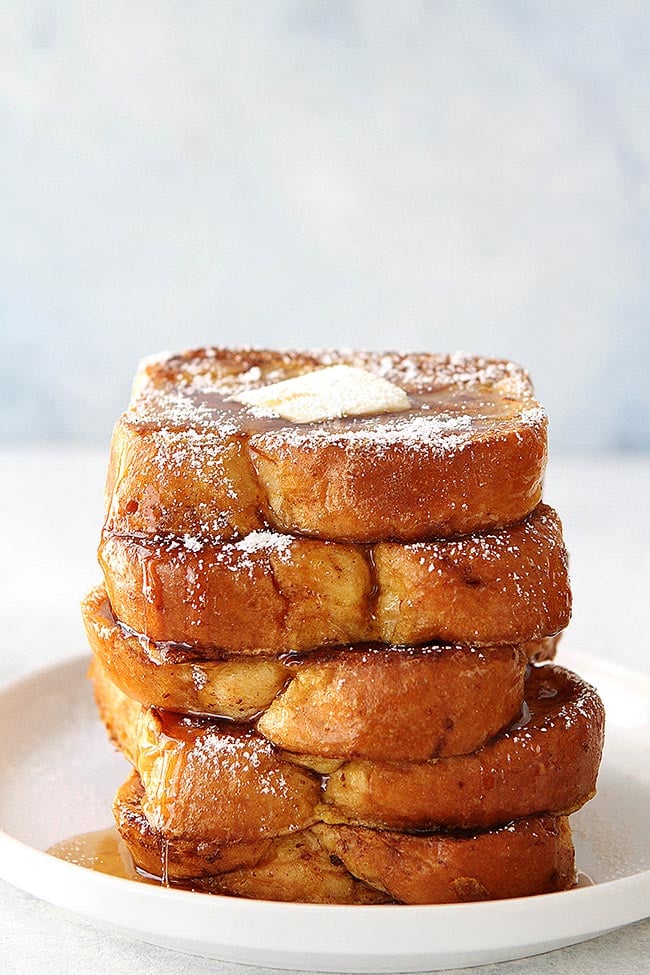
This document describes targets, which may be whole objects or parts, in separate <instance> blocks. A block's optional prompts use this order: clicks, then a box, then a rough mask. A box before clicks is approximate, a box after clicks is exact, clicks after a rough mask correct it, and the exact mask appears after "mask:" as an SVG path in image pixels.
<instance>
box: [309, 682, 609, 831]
mask: <svg viewBox="0 0 650 975" xmlns="http://www.w3.org/2000/svg"><path fill="white" fill-rule="evenodd" d="M604 722H605V715H604V709H603V705H602V701H601V700H600V698H599V697H598V694H597V693H596V691H595V690H594V688H593V687H591V686H590V685H589V684H587V683H586V681H583V680H582V679H581V678H580V677H578V676H577V675H576V674H574V673H572V672H571V671H569V670H565V669H564V668H563V667H558V666H556V665H555V664H545V665H543V666H539V667H533V668H531V671H530V674H529V676H528V678H527V680H526V690H525V709H524V717H523V718H522V720H520V721H518V722H516V723H515V724H514V725H513V726H512V727H511V728H509V729H508V730H506V731H505V732H503V733H502V734H500V735H498V736H497V737H496V738H494V739H493V740H492V741H490V742H488V743H487V744H486V745H485V746H484V747H483V748H481V749H479V750H478V751H476V752H474V753H473V754H472V755H461V756H452V757H449V758H441V759H438V760H434V761H427V762H410V763H406V762H390V763H389V762H385V763H379V762H361V761H353V762H346V763H344V764H342V765H341V766H340V767H339V768H338V769H336V770H332V772H331V774H330V775H329V776H328V778H327V782H326V784H325V788H324V792H323V806H322V807H321V808H320V809H319V811H318V812H319V816H320V817H321V818H323V819H325V820H327V821H328V822H340V821H344V822H354V823H359V824H362V825H366V826H380V827H382V828H386V829H406V830H410V829H428V828H438V827H442V828H454V829H456V828H460V829H474V828H476V829H487V828H489V827H492V826H494V825H495V824H498V823H503V822H504V821H505V820H506V819H519V818H521V817H524V816H530V815H533V814H536V813H544V812H552V813H555V814H559V813H564V814H569V813H571V812H575V810H576V809H579V808H580V807H581V806H582V805H584V803H585V802H587V801H588V800H589V799H590V798H591V797H592V796H593V795H594V794H595V791H596V780H597V777H598V769H599V766H600V759H601V755H602V749H603V739H604ZM303 761H304V760H303ZM304 764H305V765H306V766H309V762H305V763H304ZM315 764H318V760H316V763H315Z"/></svg>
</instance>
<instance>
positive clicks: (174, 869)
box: [113, 774, 575, 904]
mask: <svg viewBox="0 0 650 975" xmlns="http://www.w3.org/2000/svg"><path fill="white" fill-rule="evenodd" d="M141 800H142V787H141V785H140V783H139V781H138V778H137V775H135V774H133V775H132V776H131V778H130V779H128V780H127V782H126V783H125V784H124V785H123V786H122V787H121V788H120V789H118V792H117V796H116V799H115V803H114V806H113V811H114V815H115V819H116V823H117V826H118V829H119V832H120V834H121V836H122V838H123V839H124V841H125V843H126V844H127V846H128V848H129V850H130V852H131V855H132V856H133V858H134V860H135V862H136V864H137V866H138V867H139V869H141V870H143V871H145V872H146V873H147V874H150V875H152V876H158V877H162V875H163V872H164V873H166V879H167V881H168V882H169V883H171V884H180V885H181V886H189V887H191V888H192V889H195V890H202V891H208V892H213V893H224V894H234V895H236V896H240V897H261V898H264V899H267V900H284V901H298V902H312V903H321V904H322V903H325V904H328V903H329V904H372V903H383V902H386V901H396V902H398V903H406V904H434V903H454V902H458V901H470V900H481V899H485V898H488V897H489V898H503V897H521V896H526V895H529V894H541V893H547V892H550V891H554V890H564V889H566V888H567V887H570V886H572V885H573V883H574V882H575V870H574V863H573V845H572V842H571V832H570V829H569V826H568V823H567V820H566V819H564V818H554V817H551V816H541V817H535V818H531V819H524V820H520V821H519V822H517V823H511V824H509V825H507V826H505V827H503V828H501V829H498V830H492V831H490V832H487V833H479V834H478V835H473V836H472V835H469V836H467V835H454V834H451V835H450V834H438V835H436V836H431V835H428V836H407V835H402V834H399V833H388V832H374V831H372V830H368V829H361V828H355V827H349V826H324V825H322V824H318V825H316V826H314V827H312V828H308V829H305V830H302V831H301V832H299V833H294V834H292V835H290V836H283V837H280V838H278V839H275V840H263V841H260V842H258V843H256V844H255V843H254V844H248V845H245V844H229V845H221V846H215V845H214V844H206V843H204V844H202V845H201V846H200V847H197V845H196V844H194V843H192V842H191V841H188V840H184V839H182V838H179V839H172V840H165V839H164V838H163V836H162V835H161V834H160V833H159V832H158V831H156V830H154V829H153V828H152V827H151V826H150V824H149V823H148V821H147V819H146V818H145V816H144V815H143V813H142V806H141Z"/></svg>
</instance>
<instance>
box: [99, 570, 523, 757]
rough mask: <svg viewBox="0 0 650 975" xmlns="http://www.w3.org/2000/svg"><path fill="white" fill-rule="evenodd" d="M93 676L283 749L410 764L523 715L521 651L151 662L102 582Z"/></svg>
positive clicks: (355, 652)
mask: <svg viewBox="0 0 650 975" xmlns="http://www.w3.org/2000/svg"><path fill="white" fill-rule="evenodd" d="M83 615H84V622H85V624H86V630H87V633H88V637H89V642H90V645H91V648H92V650H93V653H94V654H95V658H96V661H97V670H98V671H99V668H101V669H102V671H103V673H99V672H97V673H96V675H95V681H96V683H98V682H99V681H100V680H102V679H105V678H106V677H108V678H109V679H110V681H111V682H112V685H113V688H109V691H112V692H113V693H114V685H117V687H119V688H120V689H121V690H122V691H123V692H124V694H126V695H129V696H130V697H131V698H135V699H136V700H138V701H140V702H141V703H142V704H144V705H146V706H153V707H158V708H164V709H166V710H170V711H179V712H185V713H195V714H196V713H199V714H208V713H210V709H212V712H213V714H215V716H217V717H224V716H225V717H231V718H235V719H239V720H241V719H242V718H252V719H255V718H257V720H256V721H255V720H254V723H255V724H256V727H257V730H258V731H259V732H260V733H261V734H263V735H264V737H266V738H268V739H269V740H270V741H272V742H274V744H276V745H278V746H279V747H281V748H283V749H284V750H285V751H290V752H298V753H302V754H306V755H314V754H316V753H317V754H319V755H320V756H327V757H330V758H338V759H351V758H368V759H374V760H377V761H390V760H407V761H416V760H421V759H425V758H433V757H436V756H440V755H458V754H462V753H465V752H472V751H475V750H476V749H477V748H480V747H481V746H482V745H484V744H485V742H486V741H488V740H489V739H491V738H493V737H494V736H495V735H496V734H497V733H498V732H499V731H501V730H502V729H503V728H505V727H507V726H508V725H509V724H511V723H512V721H514V720H515V719H516V718H517V717H518V716H519V714H520V713H521V707H522V702H523V696H524V671H525V667H526V661H527V656H526V653H525V650H524V649H523V648H518V647H491V648H489V649H488V650H485V651H483V650H477V649H474V648H469V647H451V646H429V647H420V648H409V647H389V648H384V647H377V646H366V647H356V648H355V647H342V648H335V649H333V650H329V651H323V650H317V651H314V652H312V653H310V654H303V655H294V656H293V657H291V658H288V659H286V660H285V662H283V661H282V660H281V659H279V658H267V657H252V658H251V657H241V656H239V657H234V658H230V659H226V660H222V661H218V662H207V663H204V664H202V665H200V666H199V665H198V664H155V663H153V662H152V661H151V660H150V659H149V657H148V656H147V654H146V652H145V651H144V650H143V648H142V645H141V642H140V639H139V638H138V637H137V636H135V635H129V634H127V633H125V632H124V630H123V629H122V628H121V627H120V626H119V625H118V624H117V623H115V621H114V619H113V618H112V615H111V613H110V608H109V606H108V604H107V601H106V594H105V592H104V590H103V588H102V587H98V588H97V589H95V590H93V591H92V592H91V593H90V594H89V595H88V597H87V598H86V600H85V601H84V604H83Z"/></svg>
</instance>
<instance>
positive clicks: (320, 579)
mask: <svg viewBox="0 0 650 975" xmlns="http://www.w3.org/2000/svg"><path fill="white" fill-rule="evenodd" d="M99 557H100V563H101V565H102V569H103V572H104V578H105V581H106V588H107V590H108V594H109V597H110V601H111V605H112V606H113V610H114V612H115V615H116V616H117V617H118V619H120V620H121V621H122V623H125V624H126V625H127V626H129V627H130V628H132V629H133V630H135V631H137V632H138V633H141V634H143V635H145V636H147V637H148V638H149V639H151V640H154V641H156V642H161V643H164V642H172V643H179V644H184V645H186V646H188V647H197V648H202V649H204V650H206V651H209V650H210V648H218V649H219V650H220V652H221V653H223V652H228V653H249V654H250V653H266V654H269V653H283V652H287V651H296V652H302V651H307V650H311V649H313V648H314V647H319V646H323V645H338V644H344V643H361V642H365V641H375V640H376V641H379V642H382V643H399V644H403V645H411V644H415V643H422V642H430V641H441V642H450V643H459V644H467V645H474V646H488V645H495V644H519V643H525V642H528V641H531V640H538V639H540V638H544V637H548V636H551V635H553V634H555V633H557V632H559V631H560V630H561V629H563V628H564V627H565V626H566V624H567V623H568V621H569V618H570V615H571V591H570V588H569V579H568V571H567V558H566V550H565V548H564V543H563V540H562V525H561V522H560V520H559V518H558V516H557V514H556V513H555V512H554V511H553V509H552V508H549V507H548V505H544V504H542V505H539V506H538V507H537V508H536V509H535V511H534V512H533V513H532V514H531V515H529V516H528V518H527V519H526V520H525V521H524V522H521V523H520V524H518V525H515V526H512V527H510V528H503V529H499V530H498V531H493V532H489V533H486V534H484V535H473V536H467V537H466V538H464V539H452V540H438V541H435V542H426V543H418V544H416V545H396V544H391V543H384V544H378V545H375V546H373V547H372V548H369V547H367V546H359V545H353V544H346V545H344V544H340V543H333V542H321V541H315V540H313V539H306V538H299V537H296V536H292V535H277V534H275V533H267V532H261V533H253V534H251V535H248V536H245V537H244V538H243V539H241V540H239V541H237V542H215V541H209V542H208V541H205V542H201V541H199V540H192V541H191V543H190V544H189V546H188V544H184V543H183V542H182V540H179V539H166V540H158V541H154V540H148V539H144V538H132V537H124V536H117V535H110V534H108V535H107V534H105V535H104V536H103V539H102V543H101V545H100V551H99Z"/></svg>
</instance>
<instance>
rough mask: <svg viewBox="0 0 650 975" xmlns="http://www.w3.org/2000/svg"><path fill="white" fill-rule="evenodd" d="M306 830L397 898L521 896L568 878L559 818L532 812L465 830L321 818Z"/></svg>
mask: <svg viewBox="0 0 650 975" xmlns="http://www.w3.org/2000/svg"><path fill="white" fill-rule="evenodd" d="M313 832H314V833H315V834H316V836H317V837H318V839H319V841H320V842H321V844H322V845H323V846H325V848H326V849H327V850H329V851H330V852H331V853H333V854H334V855H335V856H337V857H339V858H340V859H341V860H342V861H343V863H344V864H345V866H346V867H347V868H348V870H349V871H350V872H351V873H352V874H354V876H355V877H358V878H359V879H360V880H363V881H364V882H365V883H367V884H368V885H369V886H371V887H374V888H376V889H378V890H382V891H384V892H385V893H387V894H389V895H390V896H391V897H392V898H393V899H394V900H396V901H398V902H401V903H403V904H450V903H457V902H459V901H460V902H462V901H476V900H497V899H499V898H504V897H526V896H528V895H530V894H547V893H551V892H552V891H557V890H566V889H567V888H568V887H571V886H573V884H574V883H575V865H574V852H573V842H572V840H571V829H570V827H569V823H568V820H567V819H566V817H555V816H537V817H531V818H528V819H521V820H519V821H518V822H516V823H510V824H508V825H506V826H502V827H500V828H497V829H493V830H490V831H489V832H484V833H476V834H474V835H467V836H464V835H462V834H458V835H455V836H453V835H452V836H450V835H449V834H444V833H442V834H440V833H439V834H437V835H434V836H432V835H428V836H412V835H408V834H404V833H394V832H386V831H381V830H371V829H363V828H359V827H352V826H338V827H331V826H325V825H323V824H318V825H316V826H315V827H314V828H313Z"/></svg>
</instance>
